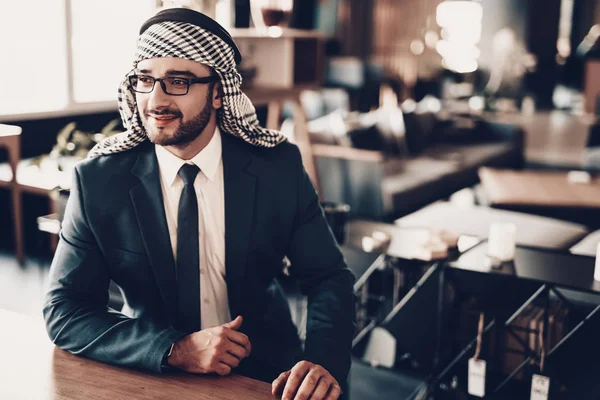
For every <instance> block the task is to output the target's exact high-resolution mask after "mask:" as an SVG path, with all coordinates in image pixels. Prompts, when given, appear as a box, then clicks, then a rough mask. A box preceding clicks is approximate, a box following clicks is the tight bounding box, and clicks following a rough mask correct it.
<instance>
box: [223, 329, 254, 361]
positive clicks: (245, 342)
mask: <svg viewBox="0 0 600 400" xmlns="http://www.w3.org/2000/svg"><path fill="white" fill-rule="evenodd" d="M223 332H224V334H225V337H227V339H229V340H230V341H232V342H233V343H236V344H238V345H240V346H242V347H243V348H244V349H246V357H248V356H249V355H250V353H251V352H252V345H251V344H250V339H248V336H246V335H244V334H243V333H241V332H236V331H234V330H232V329H225V330H224V331H223Z"/></svg>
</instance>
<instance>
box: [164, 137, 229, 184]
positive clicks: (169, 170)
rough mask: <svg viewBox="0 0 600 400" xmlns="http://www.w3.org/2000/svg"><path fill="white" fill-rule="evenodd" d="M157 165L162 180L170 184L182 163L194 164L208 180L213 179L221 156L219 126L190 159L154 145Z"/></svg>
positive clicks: (173, 181)
mask: <svg viewBox="0 0 600 400" xmlns="http://www.w3.org/2000/svg"><path fill="white" fill-rule="evenodd" d="M154 149H155V152H156V158H157V160H158V167H159V169H160V174H161V175H162V177H163V180H164V182H165V183H166V184H167V185H169V186H172V185H173V183H175V178H177V173H178V172H179V169H180V168H181V166H182V165H183V164H186V163H188V164H195V165H196V166H197V167H198V168H200V171H202V173H203V174H204V175H205V176H206V177H207V178H208V180H210V181H211V182H212V181H214V180H215V179H216V177H217V171H218V168H219V163H220V162H221V156H222V150H223V148H222V144H221V132H220V130H219V127H216V128H215V133H214V135H213V137H212V139H211V140H210V142H208V145H206V147H205V148H204V149H202V151H200V152H199V153H198V154H196V155H195V156H194V157H193V158H192V159H191V160H189V161H186V160H182V159H181V158H179V157H177V156H176V155H175V154H173V153H171V152H169V151H168V150H167V149H165V148H164V147H162V146H154Z"/></svg>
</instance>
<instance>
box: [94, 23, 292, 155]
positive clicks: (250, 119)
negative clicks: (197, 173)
mask: <svg viewBox="0 0 600 400" xmlns="http://www.w3.org/2000/svg"><path fill="white" fill-rule="evenodd" d="M156 57H176V58H184V59H187V60H192V61H196V62H199V63H202V64H204V65H207V66H210V67H212V68H213V69H214V70H215V72H216V73H217V75H218V76H219V78H220V81H221V85H222V87H223V98H222V102H223V106H222V107H221V108H220V109H219V110H217V121H218V125H219V128H220V129H221V131H222V132H227V133H230V134H233V135H236V136H238V137H240V138H242V139H243V140H245V141H246V142H248V143H250V144H252V145H255V146H260V147H274V146H276V145H278V144H279V143H281V142H283V141H285V140H286V139H285V137H284V136H283V135H281V134H280V133H279V132H278V131H275V130H270V129H265V128H262V127H261V126H260V125H259V123H258V118H257V116H256V110H255V108H254V106H253V105H252V102H251V101H250V99H249V98H248V97H247V96H246V95H245V94H244V93H243V92H242V91H241V90H240V85H241V83H242V78H241V75H240V74H239V73H238V72H237V70H236V60H235V54H234V50H233V48H232V47H231V46H229V45H228V44H227V43H226V42H225V41H224V40H222V39H221V38H220V37H219V36H217V35H215V34H213V33H212V32H210V31H208V30H206V29H204V28H201V27H199V26H197V25H194V24H191V23H187V22H179V21H163V22H160V23H157V24H153V25H151V26H150V27H149V28H148V29H146V30H145V31H144V32H143V33H142V34H141V36H140V37H139V38H138V42H137V48H136V53H135V59H134V63H133V67H134V69H135V67H136V66H137V64H138V63H139V62H140V61H142V60H145V59H148V58H156ZM132 73H133V72H130V73H129V74H127V75H126V76H125V78H124V79H123V81H122V82H121V85H120V87H119V97H118V102H119V112H120V113H121V118H122V120H123V125H124V126H125V128H126V129H127V130H126V131H125V132H123V133H119V134H116V135H113V136H111V137H108V138H106V139H104V140H102V141H101V142H100V143H98V144H97V145H96V146H94V148H93V149H92V150H91V151H90V153H89V154H88V157H95V156H99V155H106V154H113V153H118V152H121V151H125V150H129V149H132V148H134V147H136V146H137V145H138V144H140V143H142V142H143V141H144V140H146V131H145V129H144V126H143V125H142V121H141V119H140V115H139V112H138V109H137V105H136V101H135V92H133V90H132V89H131V87H130V84H129V75H130V74H132ZM155 90H156V89H155Z"/></svg>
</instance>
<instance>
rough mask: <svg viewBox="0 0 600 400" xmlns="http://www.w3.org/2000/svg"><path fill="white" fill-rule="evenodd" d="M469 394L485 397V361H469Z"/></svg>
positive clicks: (472, 359)
mask: <svg viewBox="0 0 600 400" xmlns="http://www.w3.org/2000/svg"><path fill="white" fill-rule="evenodd" d="M469 394H470V395H472V396H477V397H484V396H485V361H483V360H475V359H474V358H470V359H469Z"/></svg>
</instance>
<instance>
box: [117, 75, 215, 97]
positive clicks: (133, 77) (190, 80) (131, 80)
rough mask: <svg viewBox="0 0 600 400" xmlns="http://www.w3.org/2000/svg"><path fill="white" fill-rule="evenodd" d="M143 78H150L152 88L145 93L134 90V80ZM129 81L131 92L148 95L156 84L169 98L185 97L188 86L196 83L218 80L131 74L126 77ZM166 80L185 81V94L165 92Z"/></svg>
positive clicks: (207, 77) (211, 77) (212, 78)
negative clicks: (158, 84) (157, 83)
mask: <svg viewBox="0 0 600 400" xmlns="http://www.w3.org/2000/svg"><path fill="white" fill-rule="evenodd" d="M140 76H143V77H145V78H150V79H152V81H153V82H152V88H150V90H149V91H147V92H145V91H140V90H136V80H137V79H138V78H139V77H140ZM128 79H129V85H130V86H131V90H133V91H134V92H136V93H142V94H149V93H152V92H153V91H154V87H155V86H156V82H159V83H160V87H161V88H162V90H163V92H164V93H165V94H168V95H169V96H185V95H186V94H188V93H189V91H190V86H191V85H193V84H196V83H202V84H207V83H211V82H216V81H218V80H219V77H218V76H212V75H211V76H203V77H199V78H180V77H176V76H167V77H164V78H155V77H153V76H150V75H143V74H141V75H138V74H133V75H129V77H128ZM167 79H179V80H182V81H187V89H186V90H185V93H175V94H174V93H169V92H168V91H167V85H166V83H165V82H164V81H165V80H167Z"/></svg>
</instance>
